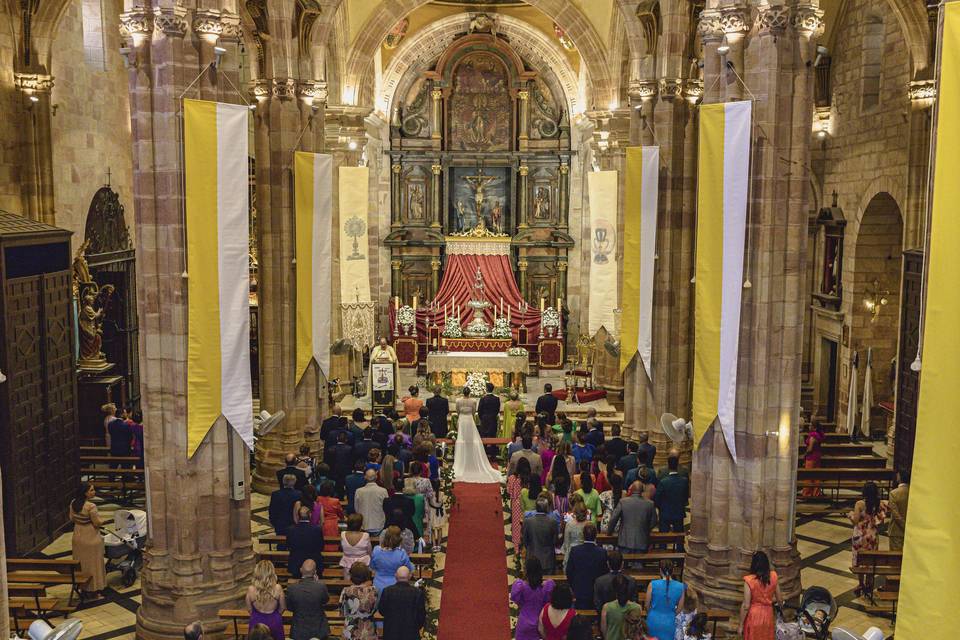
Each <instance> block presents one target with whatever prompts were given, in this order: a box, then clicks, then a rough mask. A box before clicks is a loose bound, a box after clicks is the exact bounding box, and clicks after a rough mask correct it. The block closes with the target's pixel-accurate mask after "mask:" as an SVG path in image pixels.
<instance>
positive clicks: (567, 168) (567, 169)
mask: <svg viewBox="0 0 960 640" xmlns="http://www.w3.org/2000/svg"><path fill="white" fill-rule="evenodd" d="M568 173H570V165H568V164H561V165H560V175H562V176H565V175H567V174H568Z"/></svg>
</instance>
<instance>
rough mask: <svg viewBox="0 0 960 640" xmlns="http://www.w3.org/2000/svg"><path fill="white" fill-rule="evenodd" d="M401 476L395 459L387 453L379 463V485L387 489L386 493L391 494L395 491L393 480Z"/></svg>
mask: <svg viewBox="0 0 960 640" xmlns="http://www.w3.org/2000/svg"><path fill="white" fill-rule="evenodd" d="M402 477H403V473H401V472H400V470H399V469H398V468H397V459H396V458H394V457H393V456H391V455H390V454H389V453H388V454H387V455H386V456H384V458H383V462H382V463H381V464H380V486H381V487H383V488H384V489H386V490H387V494H388V495H391V496H392V495H393V494H394V492H395V491H396V487H394V481H395V480H397V478H402Z"/></svg>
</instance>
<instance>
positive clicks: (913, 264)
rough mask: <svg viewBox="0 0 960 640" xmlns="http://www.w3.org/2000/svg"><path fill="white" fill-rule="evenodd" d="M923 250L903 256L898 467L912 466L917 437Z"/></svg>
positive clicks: (895, 448) (895, 460)
mask: <svg viewBox="0 0 960 640" xmlns="http://www.w3.org/2000/svg"><path fill="white" fill-rule="evenodd" d="M922 277H923V253H922V252H921V251H907V252H905V253H904V256H903V299H902V300H901V303H900V353H899V354H898V356H897V369H898V371H897V413H896V431H895V433H896V436H895V438H896V442H895V444H894V454H893V455H894V458H893V462H894V465H893V466H894V467H895V468H897V469H910V467H911V466H912V465H913V445H914V441H915V440H916V437H917V402H918V400H919V397H920V372H918V371H913V370H912V369H911V368H910V365H911V364H913V361H914V358H916V356H917V342H918V340H919V337H920V311H921V305H922V300H923V298H922V294H923V289H922V287H921V279H922Z"/></svg>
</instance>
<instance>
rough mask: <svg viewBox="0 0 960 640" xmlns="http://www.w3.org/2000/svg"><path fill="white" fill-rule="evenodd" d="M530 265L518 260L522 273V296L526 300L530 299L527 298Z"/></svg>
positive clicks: (518, 267)
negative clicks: (528, 268)
mask: <svg viewBox="0 0 960 640" xmlns="http://www.w3.org/2000/svg"><path fill="white" fill-rule="evenodd" d="M528 266H529V263H528V262H527V261H526V260H517V269H519V271H520V295H521V296H522V297H523V299H524V300H527V299H528V296H527V267H528Z"/></svg>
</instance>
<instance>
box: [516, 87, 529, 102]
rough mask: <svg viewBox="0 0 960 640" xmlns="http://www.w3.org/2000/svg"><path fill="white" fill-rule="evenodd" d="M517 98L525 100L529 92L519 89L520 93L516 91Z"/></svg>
mask: <svg viewBox="0 0 960 640" xmlns="http://www.w3.org/2000/svg"><path fill="white" fill-rule="evenodd" d="M517 97H518V98H520V99H521V100H527V99H528V98H529V97H530V92H529V91H527V90H526V89H521V90H520V91H517Z"/></svg>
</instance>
